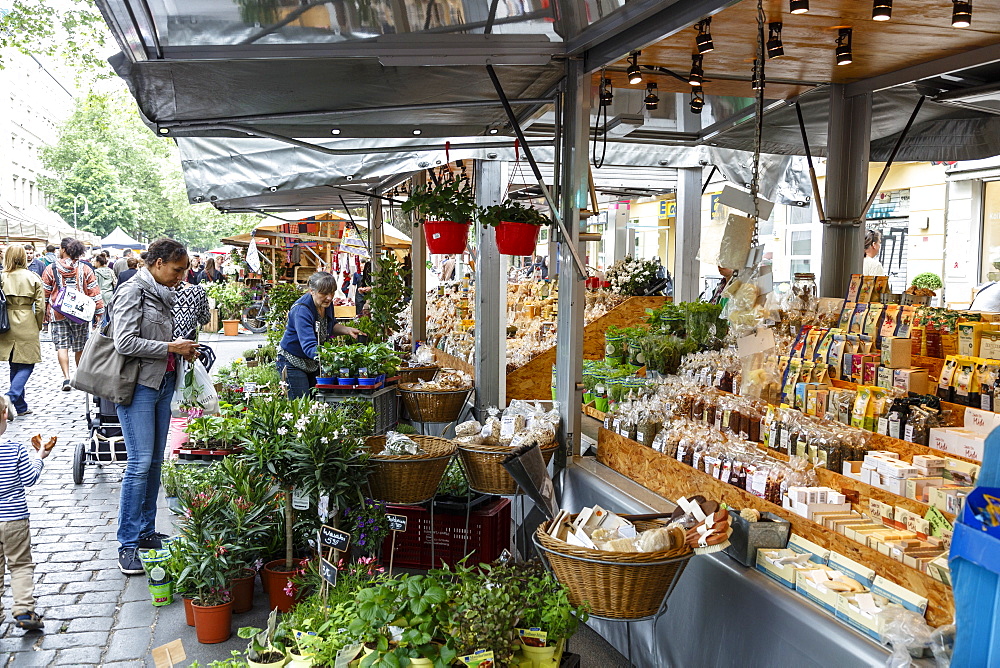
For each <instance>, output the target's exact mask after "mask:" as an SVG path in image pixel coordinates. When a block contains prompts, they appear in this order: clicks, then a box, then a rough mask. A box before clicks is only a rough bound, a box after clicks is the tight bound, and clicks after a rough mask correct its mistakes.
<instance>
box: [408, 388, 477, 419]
mask: <svg viewBox="0 0 1000 668" xmlns="http://www.w3.org/2000/svg"><path fill="white" fill-rule="evenodd" d="M471 392H472V390H471V389H468V390H447V391H441V392H421V391H419V390H414V389H412V388H406V387H403V386H402V385H400V386H399V395H400V396H401V397H403V405H404V406H406V412H407V414H408V415H409V416H410V419H411V420H415V421H417V422H454V421H455V420H457V419H458V416H459V414H460V413H461V412H462V407H463V406H465V402H466V400H467V399H468V398H469V394H470V393H471Z"/></svg>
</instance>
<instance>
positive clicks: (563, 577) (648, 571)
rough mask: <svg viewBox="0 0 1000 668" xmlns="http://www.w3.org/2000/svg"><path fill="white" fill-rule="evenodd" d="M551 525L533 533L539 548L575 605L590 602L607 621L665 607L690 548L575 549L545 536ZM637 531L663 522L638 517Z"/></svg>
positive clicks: (648, 613) (592, 610) (592, 609)
mask: <svg viewBox="0 0 1000 668" xmlns="http://www.w3.org/2000/svg"><path fill="white" fill-rule="evenodd" d="M548 524H549V523H545V524H542V525H541V526H539V527H538V530H537V531H536V532H535V535H534V543H535V548H536V549H538V551H539V553H541V554H542V555H543V556H544V558H545V560H546V561H548V564H549V567H550V568H551V569H552V572H553V574H554V575H555V576H556V579H558V580H559V582H561V583H563V584H564V585H565V586H566V588H567V589H569V600H570V602H571V603H572V604H573V605H580V604H581V603H583V602H585V601H586V602H587V603H589V604H590V613H591V615H593V616H595V617H603V618H607V619H642V618H644V617H652V616H654V615H656V614H657V612H658V611H659V610H660V608H661V606H663V605H665V601H666V599H667V598H668V597H669V596H670V594H671V592H672V591H673V589H674V586H675V585H676V584H677V580H679V579H680V576H681V574H682V573H683V572H684V568H685V567H686V566H687V564H688V561H689V560H690V559H691V556H692V554H693V552H692V551H691V548H690V547H688V546H687V545H682V546H681V547H680V548H677V549H674V550H660V551H657V552H605V551H603V550H592V549H589V548H585V547H577V546H574V545H570V544H569V543H565V542H563V541H561V540H556V539H555V538H553V537H551V536H549V535H548V533H547V532H546V529H547V528H548ZM634 524H635V526H636V528H637V529H639V530H640V531H642V530H645V529H655V528H657V527H662V526H664V525H663V524H661V523H659V522H646V521H636V522H635V523H634Z"/></svg>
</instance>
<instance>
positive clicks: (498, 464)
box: [458, 441, 559, 496]
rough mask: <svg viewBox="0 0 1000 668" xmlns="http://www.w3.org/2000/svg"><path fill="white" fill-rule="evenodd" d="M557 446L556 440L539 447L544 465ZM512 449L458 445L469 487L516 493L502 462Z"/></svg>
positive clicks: (486, 491)
mask: <svg viewBox="0 0 1000 668" xmlns="http://www.w3.org/2000/svg"><path fill="white" fill-rule="evenodd" d="M558 447H559V443H558V441H557V442H554V443H552V444H550V445H546V446H545V447H544V448H542V449H541V450H542V457H544V458H545V464H546V465H548V463H549V460H551V459H552V455H553V454H554V453H555V451H556V448H558ZM513 451H514V450H513V448H509V447H506V446H502V445H459V446H458V456H459V457H461V458H462V465H463V466H464V467H465V474H466V475H467V476H468V478H469V488H470V489H472V490H473V491H475V492H479V493H481V494H500V495H506V496H510V495H511V494H517V483H516V482H514V479H513V478H511V477H510V474H509V473H507V469H505V468H504V467H503V463H502V462H503V460H504V459H506V458H507V457H509V456H510V454H511V453H512V452H513Z"/></svg>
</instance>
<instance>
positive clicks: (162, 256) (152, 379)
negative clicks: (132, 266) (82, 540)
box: [110, 239, 198, 575]
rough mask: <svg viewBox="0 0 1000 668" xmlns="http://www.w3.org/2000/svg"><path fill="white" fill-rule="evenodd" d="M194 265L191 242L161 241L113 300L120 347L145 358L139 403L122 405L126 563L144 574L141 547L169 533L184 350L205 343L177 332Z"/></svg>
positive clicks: (188, 353)
mask: <svg viewBox="0 0 1000 668" xmlns="http://www.w3.org/2000/svg"><path fill="white" fill-rule="evenodd" d="M187 268H188V255H187V248H185V247H184V245H183V244H180V243H178V242H176V241H173V240H172V239H159V240H157V241H154V242H153V243H152V244H150V246H149V251H148V253H147V255H146V262H145V266H143V267H142V268H141V269H140V270H139V271H138V273H136V275H135V276H134V277H133V278H132V280H130V281H128V282H126V283H124V284H122V285H120V286H119V288H118V291H117V292H116V293H115V296H114V298H113V300H112V302H111V316H110V317H111V329H112V333H113V336H114V340H115V349H116V350H117V351H118V352H119V353H120V354H122V355H127V356H129V357H138V358H139V378H138V381H137V384H136V386H135V392H134V394H133V395H132V403H130V404H128V405H127V406H125V405H121V404H119V405H117V406H116V408H117V411H118V421H119V422H120V423H121V426H122V436H123V437H124V438H125V449H126V450H127V452H128V464H127V465H126V467H125V475H124V477H123V478H122V490H121V501H120V502H119V508H118V542H119V543H121V547H120V548H119V550H118V568H119V569H120V570H121V572H122V573H125V574H126V575H140V574H142V572H143V569H142V562H141V561H140V560H139V556H138V553H139V550H149V549H159V548H160V547H161V546H162V540H163V539H164V538H166V536H165V535H164V534H161V533H157V531H156V498H157V495H158V494H159V491H160V467H161V465H162V463H163V450H164V448H165V447H166V445H167V432H168V430H169V429H170V398H171V396H172V395H173V392H174V385H175V380H176V371H175V369H176V368H177V361H178V360H177V358H178V356H180V357H184V358H186V359H192V358H193V357H194V355H195V351H196V348H197V345H198V344H197V343H195V342H194V341H189V340H187V339H180V338H178V339H174V337H173V317H172V315H171V309H172V307H173V305H174V301H175V299H176V295H175V293H174V288H175V287H176V286H177V285H178V284H179V283H180V282H181V280H182V279H183V278H184V276H185V275H186V274H187Z"/></svg>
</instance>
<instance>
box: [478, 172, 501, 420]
mask: <svg viewBox="0 0 1000 668" xmlns="http://www.w3.org/2000/svg"><path fill="white" fill-rule="evenodd" d="M475 173H476V204H478V205H479V206H482V207H486V206H491V205H493V204H499V203H500V202H501V201H502V200H503V198H504V195H505V194H506V193H504V192H503V185H504V184H503V182H502V181H501V178H500V176H501V163H500V161H499V160H476V162H475ZM475 227H476V238H477V244H476V247H477V248H478V250H479V259H478V261H477V262H476V311H475V313H476V351H475V361H474V363H475V368H476V386H477V387H478V388H479V390H478V392H476V403H475V406H476V417H477V418H478V419H480V420H485V419H486V409H487V408H489V407H490V406H496V407H502V406H503V405H504V403H505V401H506V399H507V397H506V377H507V369H506V354H507V353H506V344H507V277H506V276H505V275H504V274H503V268H502V264H503V262H502V260H503V258H502V256H501V255H500V251H499V250H497V242H496V237H495V236H494V234H493V231H492V230H490V229H487V228H484V227H483V226H482V225H476V226H475Z"/></svg>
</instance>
